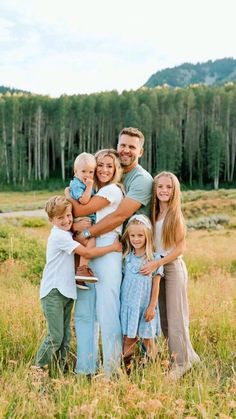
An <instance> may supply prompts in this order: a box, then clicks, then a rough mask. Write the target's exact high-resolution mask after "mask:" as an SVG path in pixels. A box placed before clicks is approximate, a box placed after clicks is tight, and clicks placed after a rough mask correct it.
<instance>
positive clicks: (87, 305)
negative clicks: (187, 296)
mask: <svg viewBox="0 0 236 419" xmlns="http://www.w3.org/2000/svg"><path fill="white" fill-rule="evenodd" d="M95 157H96V161H97V166H96V172H95V176H96V183H97V186H98V192H97V193H96V195H95V196H94V197H92V198H91V199H90V201H89V203H88V204H86V205H81V204H79V203H78V202H77V201H74V200H71V202H72V205H73V212H74V215H75V216H85V215H88V214H91V213H94V212H95V213H96V222H98V221H100V220H101V219H102V218H104V217H105V216H106V215H107V214H109V213H111V212H113V211H115V210H116V208H117V207H118V206H119V204H120V202H121V200H122V199H123V192H122V189H121V185H120V183H119V182H120V180H121V175H122V170H121V166H120V161H119V158H118V154H117V152H116V151H115V150H113V149H105V150H101V151H98V152H97V153H96V155H95ZM121 233H122V225H120V226H118V227H116V228H115V230H113V231H111V232H109V233H106V234H103V235H102V236H100V237H97V238H96V246H97V247H101V246H104V245H105V243H106V244H108V243H113V242H114V239H115V238H117V237H118V236H119V235H120V234H121ZM90 265H91V268H92V269H93V272H94V274H95V275H96V276H97V278H98V280H99V281H98V282H97V283H96V284H91V283H88V286H89V288H90V289H89V290H88V291H81V290H79V289H78V290H77V301H76V305H75V330H76V338H77V363H76V368H75V372H76V373H78V374H86V375H88V374H95V373H96V372H97V370H98V368H99V362H98V336H99V327H100V329H101V338H102V352H103V367H104V371H105V374H106V375H107V376H110V375H111V373H112V372H113V371H115V370H116V369H117V368H119V367H120V359H121V353H122V334H121V324H120V317H119V313H120V285H121V280H122V254H121V253H117V252H112V253H108V254H107V255H106V256H104V257H99V258H96V259H94V260H93V261H91V262H90Z"/></svg>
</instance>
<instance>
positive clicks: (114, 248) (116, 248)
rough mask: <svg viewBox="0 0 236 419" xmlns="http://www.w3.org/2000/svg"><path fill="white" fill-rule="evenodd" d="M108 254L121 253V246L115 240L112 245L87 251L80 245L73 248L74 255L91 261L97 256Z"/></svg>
mask: <svg viewBox="0 0 236 419" xmlns="http://www.w3.org/2000/svg"><path fill="white" fill-rule="evenodd" d="M110 252H122V244H121V243H120V241H119V240H118V239H116V240H115V241H114V242H113V243H112V244H110V245H108V246H103V247H93V248H90V249H88V248H87V247H85V246H83V245H82V244H80V245H79V246H78V247H76V248H75V250H74V253H76V254H77V255H79V256H83V257H84V258H86V259H93V258H97V257H99V256H104V255H106V254H107V253H110Z"/></svg>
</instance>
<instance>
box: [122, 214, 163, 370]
mask: <svg viewBox="0 0 236 419" xmlns="http://www.w3.org/2000/svg"><path fill="white" fill-rule="evenodd" d="M122 239H123V241H124V244H125V245H126V251H125V253H124V278H123V282H122V287H121V328H122V334H123V359H124V364H125V367H126V371H127V373H129V372H130V363H131V359H132V356H133V353H134V347H135V344H136V342H137V341H138V338H141V339H142V340H143V344H144V346H145V348H146V350H147V354H148V355H150V356H151V357H153V356H154V342H153V338H154V337H155V335H156V333H157V327H158V324H159V321H158V320H159V318H158V316H159V312H158V308H157V301H158V294H159V283H160V276H161V275H162V268H159V269H158V270H157V272H155V273H154V274H153V275H151V274H150V275H149V276H144V275H142V274H141V273H140V268H141V266H142V265H143V264H144V263H145V261H150V260H159V258H160V256H158V255H157V254H155V253H154V243H153V234H152V225H151V222H150V220H149V219H148V218H147V217H146V216H145V215H133V216H132V217H131V218H130V219H129V221H128V224H127V227H126V230H125V232H124V235H123V238H122Z"/></svg>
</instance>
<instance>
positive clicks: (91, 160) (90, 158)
mask: <svg viewBox="0 0 236 419" xmlns="http://www.w3.org/2000/svg"><path fill="white" fill-rule="evenodd" d="M82 164H86V165H87V166H89V167H92V168H93V169H94V170H95V168H96V159H95V157H94V155H93V154H90V153H85V152H84V153H81V154H79V155H78V156H77V157H76V159H75V161H74V172H75V171H76V170H77V169H78V167H79V166H80V165H82Z"/></svg>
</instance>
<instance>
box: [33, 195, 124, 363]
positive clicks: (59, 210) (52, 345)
mask: <svg viewBox="0 0 236 419" xmlns="http://www.w3.org/2000/svg"><path fill="white" fill-rule="evenodd" d="M45 210H46V213H47V214H48V218H49V221H50V222H51V223H52V225H53V228H52V230H51V233H50V235H49V238H48V243H47V251H46V265H45V267H44V271H43V277H42V280H41V285H40V299H41V303H42V308H43V313H44V315H45V318H46V321H47V327H48V335H47V336H46V338H45V339H44V341H43V342H42V344H41V346H40V348H39V350H38V352H37V354H36V357H35V364H36V365H35V367H34V368H37V367H38V369H39V368H41V369H43V367H45V366H46V365H48V367H49V368H52V367H53V365H54V366H58V367H59V368H60V369H61V371H64V368H65V365H66V356H67V353H68V351H69V346H70V319H71V311H72V307H73V302H74V300H75V299H76V284H75V280H74V253H75V254H78V255H80V256H84V257H86V258H94V257H98V256H103V255H105V254H106V253H109V252H114V251H118V252H121V251H122V248H121V244H120V243H119V241H118V240H116V241H115V242H114V243H113V244H112V245H110V246H104V247H100V248H96V247H94V248H92V249H88V248H86V247H84V246H83V245H81V244H79V243H78V242H76V241H75V240H73V237H72V233H71V231H70V229H71V226H72V223H73V217H72V205H71V203H70V202H69V201H67V199H66V198H65V197H64V196H54V197H52V198H51V199H49V200H48V201H47V203H46V206H45Z"/></svg>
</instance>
